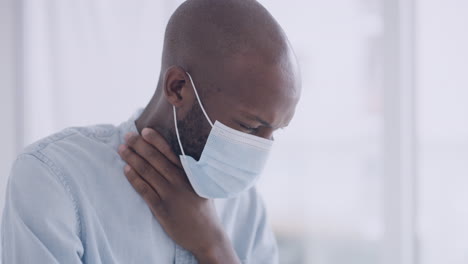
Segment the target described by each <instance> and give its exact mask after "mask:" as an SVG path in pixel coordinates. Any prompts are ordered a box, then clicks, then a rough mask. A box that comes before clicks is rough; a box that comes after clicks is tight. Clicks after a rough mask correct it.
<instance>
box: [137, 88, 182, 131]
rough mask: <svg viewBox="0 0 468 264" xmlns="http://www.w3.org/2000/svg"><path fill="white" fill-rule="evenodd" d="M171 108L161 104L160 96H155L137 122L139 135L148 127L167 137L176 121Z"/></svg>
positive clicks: (166, 104)
mask: <svg viewBox="0 0 468 264" xmlns="http://www.w3.org/2000/svg"><path fill="white" fill-rule="evenodd" d="M168 109H170V106H169V105H168V103H164V102H161V100H159V95H156V94H155V95H154V96H153V98H152V99H151V101H150V102H149V103H148V105H147V106H146V107H145V109H144V110H143V112H142V113H141V115H140V116H139V117H138V119H137V120H135V126H136V128H137V131H138V133H139V134H141V131H142V130H143V128H145V127H148V128H152V129H154V130H156V131H158V132H159V133H160V134H161V135H163V137H165V138H167V135H168V133H169V131H170V130H171V128H172V127H173V126H174V120H173V118H172V117H171V115H170V114H171V113H172V112H171V111H168Z"/></svg>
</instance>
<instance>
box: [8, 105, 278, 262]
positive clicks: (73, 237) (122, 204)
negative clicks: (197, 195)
mask: <svg viewBox="0 0 468 264" xmlns="http://www.w3.org/2000/svg"><path fill="white" fill-rule="evenodd" d="M141 112H142V109H140V110H138V111H137V112H136V113H135V114H134V115H133V116H132V117H131V118H130V119H129V120H128V121H127V122H124V123H122V124H120V125H119V126H117V127H116V126H113V125H96V126H90V127H74V128H67V129H65V130H63V131H61V132H59V133H56V134H53V135H51V136H49V137H47V138H44V139H42V140H39V141H38V142H36V143H34V144H32V145H30V146H28V147H27V148H26V149H25V150H24V151H23V152H22V153H21V154H20V155H19V156H18V158H17V159H16V161H15V163H14V164H13V167H12V171H11V174H10V177H9V182H8V187H7V193H6V204H5V209H4V212H3V221H2V232H1V234H2V258H3V263H5V264H13V263H21V264H23V263H40V264H46V263H66V264H73V263H90V264H91V263H92V264H99V263H122V264H130V263H138V264H140V263H176V264H189V263H197V261H196V260H195V258H194V257H193V255H192V254H191V253H190V252H188V251H186V250H184V249H183V248H181V247H180V246H178V245H177V244H175V243H174V241H173V240H172V239H171V238H170V237H168V236H167V234H166V233H165V231H164V230H163V229H162V227H161V226H160V224H159V223H158V221H157V220H156V219H155V218H154V217H153V215H152V214H151V211H150V210H149V208H148V206H147V205H146V203H145V201H144V200H143V199H142V198H141V197H140V195H139V194H138V193H137V192H136V191H135V190H134V189H133V187H132V186H131V185H130V184H129V182H128V181H127V179H126V177H125V175H124V174H123V167H124V165H125V163H124V161H123V160H122V159H121V158H120V156H119V155H118V153H117V148H118V146H119V145H120V144H122V143H123V142H124V135H125V134H126V133H128V132H130V131H133V132H136V131H137V130H136V127H135V119H136V118H137V117H138V116H139V115H140V114H141ZM215 206H216V209H217V212H218V215H219V217H220V219H221V222H222V223H223V226H224V228H225V231H226V232H227V234H228V236H229V238H230V239H231V241H232V244H233V246H234V248H235V250H236V252H237V254H238V256H239V258H240V259H241V260H242V262H243V263H255V264H262V263H265V264H267V263H268V264H272V263H277V247H276V243H275V239H274V236H273V234H272V232H271V229H270V228H269V226H268V222H267V218H266V215H265V208H264V205H263V203H262V200H261V198H260V197H259V195H258V193H257V191H256V189H255V188H251V189H250V190H248V191H247V192H245V193H244V194H242V195H241V196H240V197H237V198H232V199H218V200H215Z"/></svg>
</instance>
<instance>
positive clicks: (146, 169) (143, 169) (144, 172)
mask: <svg viewBox="0 0 468 264" xmlns="http://www.w3.org/2000/svg"><path fill="white" fill-rule="evenodd" d="M140 172H141V175H147V174H148V173H149V172H150V167H149V165H148V164H145V163H144V164H141V165H140Z"/></svg>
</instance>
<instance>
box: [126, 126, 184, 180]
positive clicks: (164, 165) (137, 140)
mask: <svg viewBox="0 0 468 264" xmlns="http://www.w3.org/2000/svg"><path fill="white" fill-rule="evenodd" d="M127 144H128V146H129V147H130V148H131V149H132V150H134V151H135V152H136V153H138V155H140V156H141V157H142V158H143V159H145V160H146V161H147V162H148V163H149V164H151V166H152V167H153V168H154V169H156V170H157V171H158V172H159V173H160V174H161V175H162V176H163V177H164V178H165V179H166V180H167V181H169V182H172V183H175V182H177V181H178V179H179V178H180V174H181V169H180V168H179V167H177V166H176V165H174V163H172V162H171V161H170V160H169V159H168V158H167V157H166V156H164V155H163V154H162V153H161V152H160V151H159V150H158V149H156V148H155V147H153V146H152V145H151V144H150V143H148V142H146V141H145V140H144V139H143V138H142V137H141V136H139V135H137V134H132V135H130V136H128V137H127Z"/></svg>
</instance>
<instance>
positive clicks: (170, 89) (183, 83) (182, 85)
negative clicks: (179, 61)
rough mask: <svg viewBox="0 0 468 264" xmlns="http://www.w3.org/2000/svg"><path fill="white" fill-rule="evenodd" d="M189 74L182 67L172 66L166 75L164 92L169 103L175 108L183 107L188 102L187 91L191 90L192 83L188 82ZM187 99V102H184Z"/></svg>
mask: <svg viewBox="0 0 468 264" xmlns="http://www.w3.org/2000/svg"><path fill="white" fill-rule="evenodd" d="M187 78H188V76H187V74H186V73H185V70H184V69H183V68H182V67H179V66H171V67H169V68H168V69H167V70H166V73H165V74H164V82H163V90H164V95H165V97H166V99H167V101H168V102H169V103H170V104H172V105H174V106H175V107H179V106H182V105H183V104H184V101H187V99H189V98H184V97H187V91H188V89H189V88H190V84H189V83H190V81H187ZM184 99H185V100H184Z"/></svg>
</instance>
